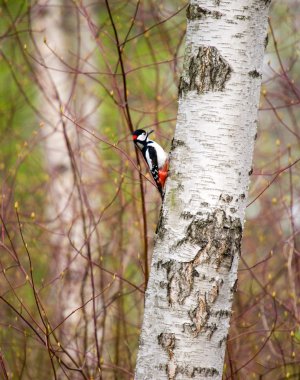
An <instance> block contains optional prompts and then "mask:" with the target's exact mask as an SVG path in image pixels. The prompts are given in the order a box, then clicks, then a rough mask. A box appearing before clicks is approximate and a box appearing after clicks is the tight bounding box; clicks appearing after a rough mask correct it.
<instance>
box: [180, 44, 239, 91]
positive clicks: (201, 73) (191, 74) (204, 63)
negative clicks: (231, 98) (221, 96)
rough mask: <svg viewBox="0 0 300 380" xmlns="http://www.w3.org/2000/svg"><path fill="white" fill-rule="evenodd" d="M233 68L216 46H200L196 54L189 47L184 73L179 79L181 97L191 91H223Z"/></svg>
mask: <svg viewBox="0 0 300 380" xmlns="http://www.w3.org/2000/svg"><path fill="white" fill-rule="evenodd" d="M231 72H232V69H231V67H230V65H229V64H228V63H227V62H226V60H225V59H224V58H223V57H222V56H221V54H220V53H219V51H218V49H217V48H216V47H214V46H200V47H199V48H198V51H197V53H196V54H194V55H193V54H191V53H190V47H187V50H186V53H185V61H184V65H183V73H182V76H181V77H180V80H179V88H178V90H179V97H182V96H183V95H186V94H187V93H188V92H189V91H193V90H196V91H197V93H198V94H203V93H206V92H209V91H222V90H224V88H225V84H226V82H227V81H228V80H229V78H230V76H231Z"/></svg>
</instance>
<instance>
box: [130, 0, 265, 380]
mask: <svg viewBox="0 0 300 380" xmlns="http://www.w3.org/2000/svg"><path fill="white" fill-rule="evenodd" d="M269 3H270V1H269V0H232V1H230V2H228V1H226V2H225V1H222V0H215V1H210V2H209V1H207V0H191V2H190V4H189V5H188V8H187V34H186V49H185V57H184V65H183V73H182V76H181V78H180V83H179V109H178V118H177V126H176V132H175V137H174V140H173V144H172V148H171V166H170V172H169V179H168V182H167V187H166V194H165V198H164V202H163V206H162V210H161V216H160V222H159V226H158V230H157V234H156V241H155V247H154V254H153V260H152V265H151V274H150V279H149V283H148V289H147V292H146V301H145V316H144V322H143V328H142V335H141V340H140V348H139V353H138V360H137V368H136V376H135V379H136V380H142V379H160V380H163V379H168V380H171V379H176V380H179V379H189V378H193V379H204V378H211V379H220V378H221V377H222V368H223V361H224V354H225V346H226V338H227V332H228V327H229V320H230V315H231V304H232V299H233V296H234V292H235V289H236V286H237V267H238V259H239V255H240V253H241V238H242V230H243V225H244V215H245V208H246V203H247V192H248V184H249V175H250V174H251V163H252V155H253V146H254V140H255V138H256V125H257V108H258V103H259V94H260V85H261V72H262V63H263V55H264V48H265V45H266V41H267V18H268V8H269Z"/></svg>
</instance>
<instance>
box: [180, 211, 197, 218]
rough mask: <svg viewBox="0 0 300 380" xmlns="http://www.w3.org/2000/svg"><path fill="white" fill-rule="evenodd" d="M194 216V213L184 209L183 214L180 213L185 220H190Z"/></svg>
mask: <svg viewBox="0 0 300 380" xmlns="http://www.w3.org/2000/svg"><path fill="white" fill-rule="evenodd" d="M193 217H194V215H193V214H191V213H190V212H189V211H183V212H182V213H181V214H180V218H183V219H185V220H189V219H192V218H193Z"/></svg>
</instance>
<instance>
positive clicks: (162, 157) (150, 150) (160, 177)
mask: <svg viewBox="0 0 300 380" xmlns="http://www.w3.org/2000/svg"><path fill="white" fill-rule="evenodd" d="M152 132H153V131H150V132H146V131H144V130H143V129H137V130H136V131H135V132H133V135H132V137H133V142H134V143H135V145H136V146H137V147H138V148H139V149H140V151H141V152H142V154H143V157H144V159H145V161H146V163H147V165H148V167H149V169H150V172H151V174H152V177H153V179H154V181H155V183H156V185H157V188H158V190H159V192H160V194H161V196H163V188H164V185H165V181H166V178H167V175H168V167H169V161H168V154H167V153H166V152H165V151H164V150H163V148H162V147H161V146H160V145H159V144H157V143H156V142H155V141H152V140H150V139H149V135H150V133H152Z"/></svg>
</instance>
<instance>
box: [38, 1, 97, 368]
mask: <svg viewBox="0 0 300 380" xmlns="http://www.w3.org/2000/svg"><path fill="white" fill-rule="evenodd" d="M84 6H85V2H84V3H81V7H82V8H79V6H78V8H77V7H76V5H75V4H74V3H72V1H51V0H50V1H44V0H40V1H39V2H38V3H37V5H36V6H35V7H34V8H33V10H32V17H33V19H34V20H35V25H36V27H37V30H38V33H36V35H35V44H36V51H37V53H36V57H37V58H36V59H37V62H38V63H37V65H36V68H37V70H38V73H39V80H40V86H41V88H42V89H43V91H42V93H41V94H40V96H41V101H40V104H41V109H42V112H43V114H44V115H45V120H43V121H42V122H43V123H44V126H43V136H44V141H45V142H44V151H45V161H46V165H47V172H48V175H49V177H50V178H51V181H50V185H49V194H48V199H49V203H48V205H47V208H46V213H47V216H48V227H49V228H51V229H52V230H53V231H54V233H53V237H52V244H53V247H54V248H55V249H54V252H55V253H54V255H55V257H53V258H52V259H53V272H55V273H56V275H57V276H58V277H61V280H62V281H59V289H58V293H59V299H58V312H59V313H60V315H59V317H60V318H58V320H62V321H64V325H63V335H64V336H63V337H61V339H62V340H63V342H65V343H66V344H67V347H69V348H72V349H74V350H76V351H78V352H79V354H78V357H79V358H80V359H82V360H86V355H87V356H94V353H93V354H92V353H91V352H92V351H93V352H94V351H95V352H96V350H97V356H98V362H99V360H100V350H101V349H100V345H99V341H100V339H101V329H100V328H99V326H98V323H99V317H98V314H97V312H96V310H97V309H98V306H99V303H100V301H99V299H100V298H101V297H98V299H97V300H95V294H94V293H95V288H96V286H98V285H99V280H98V281H96V279H95V278H94V277H95V274H94V273H93V271H94V269H93V267H92V264H91V261H90V260H91V254H92V252H93V251H96V249H97V246H95V242H96V239H95V235H96V232H95V219H94V214H93V213H94V211H95V209H96V208H97V207H98V202H97V198H98V196H97V195H96V194H94V193H93V187H92V186H91V185H92V182H93V181H94V180H95V178H97V177H99V175H98V174H97V171H98V167H99V166H98V165H99V162H98V157H97V153H96V151H95V144H94V143H93V142H92V141H91V139H90V136H89V135H87V134H85V133H84V132H83V131H82V130H77V129H76V124H75V123H73V122H72V121H71V120H75V122H78V123H81V124H84V125H85V126H86V127H88V128H89V129H91V130H93V129H94V128H95V126H96V125H97V122H98V120H97V115H96V111H97V108H98V105H99V104H98V103H99V102H98V101H97V99H96V96H95V93H93V82H92V81H91V79H89V78H88V77H87V76H84V75H83V74H82V72H84V71H87V70H90V69H91V67H92V65H93V50H94V44H93V42H94V40H93V37H92V35H91V33H90V31H89V29H88V25H87V20H86V19H85V17H83V15H82V14H83V11H84V10H85V8H84ZM87 194H89V197H88V196H87ZM92 194H93V196H92ZM97 319H98V321H97Z"/></svg>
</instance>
